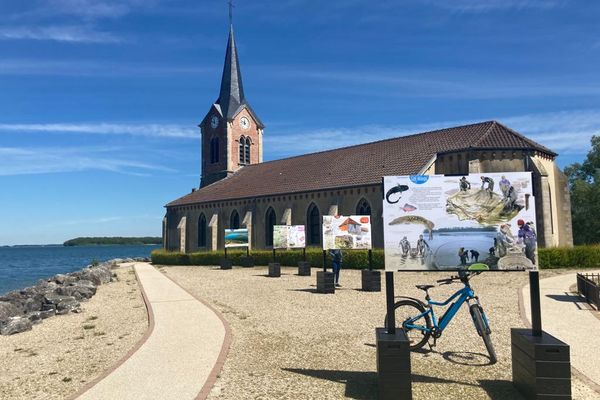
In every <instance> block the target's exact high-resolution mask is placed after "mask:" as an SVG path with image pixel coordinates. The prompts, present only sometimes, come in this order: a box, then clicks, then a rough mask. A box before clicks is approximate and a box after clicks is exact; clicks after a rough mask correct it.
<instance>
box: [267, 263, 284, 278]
mask: <svg viewBox="0 0 600 400" xmlns="http://www.w3.org/2000/svg"><path fill="white" fill-rule="evenodd" d="M269 276H270V277H271V278H279V277H280V276H281V264H279V263H269Z"/></svg>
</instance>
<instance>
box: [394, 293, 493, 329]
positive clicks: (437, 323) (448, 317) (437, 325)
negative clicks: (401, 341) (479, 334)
mask: <svg viewBox="0 0 600 400" xmlns="http://www.w3.org/2000/svg"><path fill="white" fill-rule="evenodd" d="M428 297H429V296H428ZM456 298H458V300H456V301H455V302H454V303H452V305H451V306H450V307H449V308H448V309H447V310H446V312H445V313H444V315H442V317H441V318H440V319H439V320H438V319H436V316H435V312H434V311H433V306H440V307H443V306H447V305H448V304H449V303H450V302H451V301H453V300H454V299H456ZM472 299H477V297H476V296H475V292H473V289H472V288H471V287H470V286H469V285H465V286H464V287H463V288H462V289H459V290H458V291H457V292H456V293H454V294H453V295H452V296H450V297H449V298H448V299H447V300H446V301H444V302H437V301H433V300H431V299H429V298H427V310H426V311H425V312H423V313H421V314H419V315H417V316H415V317H413V318H410V319H408V320H406V321H405V322H404V323H403V326H405V327H406V328H409V329H417V330H420V331H424V332H432V331H433V330H434V329H435V330H437V331H439V332H440V333H441V332H442V331H443V330H444V329H445V328H446V327H447V326H448V324H449V323H450V321H452V318H454V316H455V315H456V313H457V312H458V310H459V309H460V307H462V305H463V304H464V303H465V302H468V301H469V300H472ZM478 303H479V302H478ZM427 314H430V315H431V322H432V323H433V328H428V327H427V326H423V325H415V324H413V323H414V322H415V321H418V320H419V319H420V318H423V317H425V316H426V315H427ZM483 315H484V317H483V318H484V319H485V320H486V321H485V322H486V324H487V318H486V317H485V314H483Z"/></svg>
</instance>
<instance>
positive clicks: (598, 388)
mask: <svg viewBox="0 0 600 400" xmlns="http://www.w3.org/2000/svg"><path fill="white" fill-rule="evenodd" d="M570 273H572V272H569V274H570ZM564 275H567V274H564ZM540 280H541V279H540ZM528 286H529V283H527V284H525V285H523V286H522V287H521V288H519V289H517V295H518V297H519V314H520V315H521V321H522V322H523V324H524V325H525V326H526V327H527V328H531V321H529V319H527V314H526V312H525V303H524V301H523V292H524V291H525V288H526V287H528ZM543 329H544V320H543V319H542V330H543ZM567 344H568V343H567ZM571 373H572V374H573V375H575V376H576V377H577V378H578V379H579V380H581V381H582V382H583V383H585V384H586V385H588V386H589V387H590V388H591V389H592V390H593V391H594V392H596V393H598V394H600V385H599V384H597V383H596V382H594V381H593V380H592V379H590V378H588V376H587V375H585V374H584V373H583V372H581V371H580V370H578V369H577V368H575V366H573V364H572V363H571Z"/></svg>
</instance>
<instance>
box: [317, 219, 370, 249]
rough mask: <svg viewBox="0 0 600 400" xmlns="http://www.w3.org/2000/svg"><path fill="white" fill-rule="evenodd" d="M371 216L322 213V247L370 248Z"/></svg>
mask: <svg viewBox="0 0 600 400" xmlns="http://www.w3.org/2000/svg"><path fill="white" fill-rule="evenodd" d="M370 248H371V217H370V216H368V215H350V216H349V217H344V216H342V215H336V216H333V215H324V216H323V249H325V250H328V249H370Z"/></svg>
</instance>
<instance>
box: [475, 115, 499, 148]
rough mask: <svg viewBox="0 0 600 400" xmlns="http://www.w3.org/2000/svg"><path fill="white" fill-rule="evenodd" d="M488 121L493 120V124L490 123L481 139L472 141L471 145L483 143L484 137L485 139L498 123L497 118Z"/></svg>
mask: <svg viewBox="0 0 600 400" xmlns="http://www.w3.org/2000/svg"><path fill="white" fill-rule="evenodd" d="M488 122H491V124H490V126H489V128H488V129H487V131H485V133H484V134H483V135H481V136H480V137H479V139H477V140H476V141H475V142H474V143H471V147H474V146H477V145H478V144H479V143H481V142H482V141H483V139H485V138H486V137H487V136H488V135H489V134H490V132H491V131H492V129H493V128H494V126H495V125H496V121H495V120H491V121H488Z"/></svg>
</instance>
